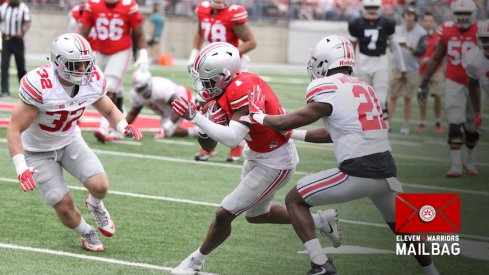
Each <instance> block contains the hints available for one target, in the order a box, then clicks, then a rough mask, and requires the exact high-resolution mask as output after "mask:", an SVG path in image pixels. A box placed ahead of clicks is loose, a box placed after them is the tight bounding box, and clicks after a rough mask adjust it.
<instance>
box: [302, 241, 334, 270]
mask: <svg viewBox="0 0 489 275" xmlns="http://www.w3.org/2000/svg"><path fill="white" fill-rule="evenodd" d="M304 247H305V248H306V250H307V253H309V257H310V258H311V262H313V263H315V264H317V265H323V264H325V263H326V262H327V261H328V258H327V257H326V254H324V252H323V248H322V247H321V243H320V242H319V240H318V238H315V239H312V240H309V241H307V242H305V243H304Z"/></svg>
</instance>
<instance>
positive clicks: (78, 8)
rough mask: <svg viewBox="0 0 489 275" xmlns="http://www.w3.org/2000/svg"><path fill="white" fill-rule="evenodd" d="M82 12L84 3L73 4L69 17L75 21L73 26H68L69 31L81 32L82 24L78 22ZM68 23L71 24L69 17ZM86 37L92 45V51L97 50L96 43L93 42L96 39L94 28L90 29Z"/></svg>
mask: <svg viewBox="0 0 489 275" xmlns="http://www.w3.org/2000/svg"><path fill="white" fill-rule="evenodd" d="M84 12H85V4H81V5H75V6H74V7H73V8H72V9H71V11H70V17H71V18H72V19H73V20H74V21H75V22H74V23H73V24H74V26H70V28H69V32H77V33H80V32H81V28H82V26H83V24H82V23H81V22H80V20H81V18H82V15H83V13H84ZM69 24H70V25H71V24H72V23H71V19H70V23H69ZM86 39H87V41H88V43H90V46H91V47H92V51H94V52H96V51H97V43H96V42H95V40H96V39H97V33H96V31H95V28H91V29H90V33H89V35H88V37H87V38H86Z"/></svg>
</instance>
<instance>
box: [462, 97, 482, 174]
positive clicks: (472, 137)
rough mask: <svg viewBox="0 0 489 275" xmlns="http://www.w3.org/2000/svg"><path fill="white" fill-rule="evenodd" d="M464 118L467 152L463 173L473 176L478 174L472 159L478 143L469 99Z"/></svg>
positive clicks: (477, 134)
mask: <svg viewBox="0 0 489 275" xmlns="http://www.w3.org/2000/svg"><path fill="white" fill-rule="evenodd" d="M466 96H467V98H468V96H469V95H468V91H467V93H466ZM465 117H466V118H467V119H466V121H465V125H464V133H465V135H464V136H465V139H464V143H465V146H466V147H467V150H466V151H465V157H464V163H463V167H464V172H465V173H466V174H467V175H471V176H475V175H477V174H479V171H477V168H476V166H475V157H474V153H475V147H476V145H477V142H478V141H479V133H478V132H477V130H476V129H475V125H474V109H473V108H472V104H471V103H470V99H467V105H466V111H465Z"/></svg>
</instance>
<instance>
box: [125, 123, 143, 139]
mask: <svg viewBox="0 0 489 275" xmlns="http://www.w3.org/2000/svg"><path fill="white" fill-rule="evenodd" d="M124 135H125V136H126V137H131V136H132V139H134V140H143V138H144V135H143V133H141V131H140V130H139V129H138V128H136V127H135V126H134V125H127V126H126V127H125V128H124Z"/></svg>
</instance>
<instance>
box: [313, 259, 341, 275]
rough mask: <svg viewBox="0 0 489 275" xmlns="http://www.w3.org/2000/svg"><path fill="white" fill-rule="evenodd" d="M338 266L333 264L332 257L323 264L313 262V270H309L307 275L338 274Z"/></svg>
mask: <svg viewBox="0 0 489 275" xmlns="http://www.w3.org/2000/svg"><path fill="white" fill-rule="evenodd" d="M336 274H337V273H336V267H335V266H334V264H333V261H332V260H331V258H329V259H328V261H327V262H326V263H325V264H323V265H317V264H315V263H312V262H311V270H309V272H307V275H336Z"/></svg>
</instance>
